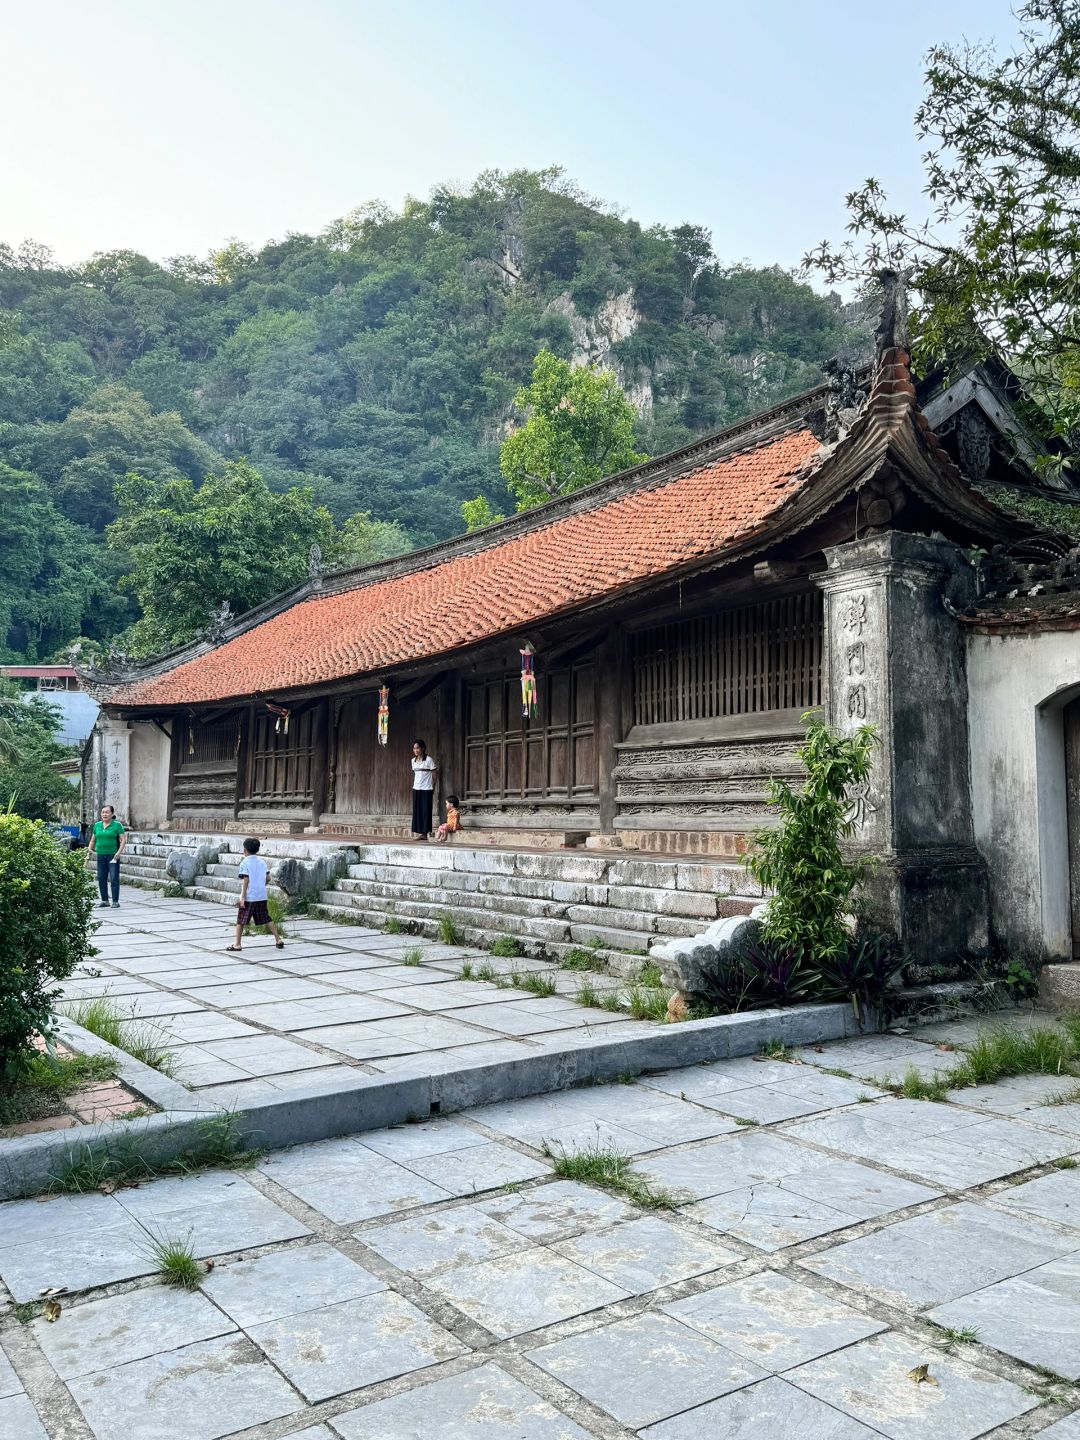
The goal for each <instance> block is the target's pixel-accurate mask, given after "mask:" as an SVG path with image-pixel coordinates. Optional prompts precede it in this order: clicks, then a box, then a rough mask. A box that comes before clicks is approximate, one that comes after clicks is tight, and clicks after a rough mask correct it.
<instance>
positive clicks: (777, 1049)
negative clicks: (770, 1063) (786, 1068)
mask: <svg viewBox="0 0 1080 1440" xmlns="http://www.w3.org/2000/svg"><path fill="white" fill-rule="evenodd" d="M761 1053H762V1055H765V1056H767V1057H768V1059H770V1060H786V1059H788V1048H787V1046H786V1045H785V1044H784V1042H783V1041H782V1040H766V1042H765V1044H764V1045H762V1047H761Z"/></svg>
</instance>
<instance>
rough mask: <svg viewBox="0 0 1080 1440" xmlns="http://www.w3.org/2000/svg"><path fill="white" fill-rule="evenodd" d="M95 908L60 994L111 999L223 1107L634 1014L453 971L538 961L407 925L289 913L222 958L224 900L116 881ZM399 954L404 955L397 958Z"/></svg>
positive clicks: (231, 913) (627, 1026) (504, 1052)
mask: <svg viewBox="0 0 1080 1440" xmlns="http://www.w3.org/2000/svg"><path fill="white" fill-rule="evenodd" d="M95 914H96V915H97V916H102V917H103V923H102V926H101V928H100V930H99V931H98V933H97V935H96V937H95V942H94V943H95V945H96V946H97V949H98V952H99V953H98V955H97V956H96V958H95V959H94V961H93V963H92V966H91V967H90V969H91V971H93V972H99V973H91V974H80V975H76V976H75V977H73V979H72V980H70V981H69V982H68V984H67V986H66V987H65V994H66V996H67V997H68V998H69V999H71V1000H73V1001H78V1000H81V999H90V998H94V997H96V996H101V995H106V996H109V997H111V998H112V999H113V1000H114V1001H115V1003H116V1005H117V1007H118V1008H119V1009H120V1010H121V1011H122V1012H123V1013H124V1014H125V1015H127V1014H130V1015H132V1016H134V1017H136V1018H138V1019H141V1020H143V1021H145V1022H146V1025H147V1026H150V1027H152V1028H153V1030H154V1031H155V1032H158V1038H160V1039H161V1040H162V1041H163V1042H164V1043H166V1044H167V1045H168V1047H169V1048H170V1049H171V1050H172V1051H173V1053H174V1056H175V1060H176V1069H175V1074H176V1078H177V1079H179V1080H181V1081H183V1082H184V1083H185V1084H186V1085H188V1086H189V1087H191V1088H192V1089H195V1090H198V1091H201V1092H205V1094H206V1096H207V1098H208V1099H209V1100H211V1101H212V1102H214V1103H218V1104H222V1105H226V1106H239V1105H242V1104H244V1103H246V1102H247V1101H249V1100H254V1099H258V1098H262V1097H266V1096H274V1095H276V1094H280V1092H282V1091H286V1090H289V1089H295V1088H303V1089H305V1090H307V1089H311V1088H313V1087H318V1086H326V1087H327V1088H328V1089H333V1088H335V1087H336V1086H337V1085H338V1084H340V1082H341V1080H342V1079H343V1078H345V1077H347V1076H349V1075H355V1073H356V1071H357V1070H360V1071H362V1072H365V1073H370V1074H379V1073H381V1074H387V1075H392V1074H401V1075H407V1074H410V1073H416V1072H417V1069H418V1067H419V1069H420V1070H422V1071H423V1072H424V1073H428V1074H430V1073H431V1072H432V1071H433V1070H434V1069H437V1068H439V1067H440V1066H441V1067H444V1068H447V1069H452V1068H454V1067H455V1066H457V1065H458V1064H460V1063H461V1060H462V1059H463V1058H464V1059H472V1058H475V1057H476V1056H477V1055H478V1054H479V1053H480V1050H479V1049H478V1047H482V1050H483V1055H484V1057H485V1059H488V1058H490V1059H492V1060H499V1059H506V1060H513V1059H516V1058H519V1057H522V1056H525V1055H528V1054H531V1053H535V1052H536V1051H537V1050H538V1049H540V1048H542V1047H543V1046H544V1044H545V1043H546V1042H549V1041H551V1042H556V1043H557V1044H558V1045H560V1046H565V1045H566V1043H567V1042H570V1043H572V1042H573V1038H574V1036H575V1035H580V1036H582V1037H591V1036H595V1035H597V1034H599V1033H601V1032H602V1033H604V1034H605V1035H609V1034H610V1035H612V1036H617V1035H626V1034H633V1035H640V1034H642V1033H644V1029H645V1027H646V1026H647V1023H648V1022H644V1021H637V1020H631V1019H630V1018H629V1016H627V1015H626V1014H625V1013H622V1012H619V1011H609V1010H604V1009H600V1008H596V1007H592V1008H585V1007H583V1006H581V1005H579V1004H578V1003H576V1001H575V1000H574V999H573V995H574V993H575V992H576V991H577V990H578V988H579V987H580V985H581V982H582V980H583V978H584V979H587V980H589V982H590V983H591V984H592V985H593V987H594V988H595V989H596V990H597V992H598V993H599V994H604V993H606V992H608V991H610V990H618V989H620V988H624V986H621V985H620V982H618V981H615V980H610V979H607V978H606V977H603V976H599V975H587V976H582V975H581V974H577V973H574V972H572V971H556V972H555V983H556V986H557V992H556V993H555V994H553V995H550V996H544V995H535V994H530V993H528V992H527V991H524V990H517V989H512V988H508V989H499V988H497V987H496V986H495V985H494V984H487V983H476V982H472V981H461V980H459V979H458V978H457V976H458V973H459V971H460V970H461V967H462V965H463V964H464V963H466V962H467V961H470V960H471V961H473V962H474V963H480V962H486V963H488V964H489V965H490V966H491V967H492V969H493V971H494V972H495V973H497V974H500V975H503V976H507V975H509V974H511V973H512V972H513V971H515V970H518V969H520V970H536V969H538V968H541V967H540V966H539V965H538V962H535V961H526V960H511V959H502V960H499V959H493V958H492V957H491V956H489V955H488V954H487V953H486V952H484V951H478V950H470V949H468V948H467V947H465V946H456V945H455V946H450V945H439V944H436V943H435V942H433V941H430V940H423V939H421V938H418V937H416V936H413V935H390V934H387V933H386V932H385V931H382V930H370V929H365V928H363V927H360V926H353V925H337V924H334V923H333V922H330V921H318V920H308V919H306V918H301V917H297V918H293V917H290V918H289V919H288V920H287V921H286V931H287V939H286V945H285V948H284V949H283V950H277V949H275V947H274V942H273V940H272V939H271V938H270V937H269V936H261V935H253V934H249V935H247V936H245V939H244V947H243V950H242V952H241V953H240V954H239V955H235V954H227V953H225V947H226V946H227V945H229V944H231V943H232V935H233V924H234V922H235V918H236V912H235V909H234V908H232V907H230V906H225V905H220V906H219V905H210V904H206V903H204V902H201V901H198V900H167V899H162V898H160V897H159V896H157V895H152V894H149V893H147V892H142V891H132V890H128V889H126V890H125V891H124V892H123V905H122V908H121V909H120V910H119V911H104V912H102V911H96V912H95ZM409 952H414V954H415V953H418V954H419V956H420V957H421V959H420V963H419V964H403V963H402V957H404V956H408V955H409ZM546 968H548V969H552V968H553V967H546Z"/></svg>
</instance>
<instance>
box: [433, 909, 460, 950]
mask: <svg viewBox="0 0 1080 1440" xmlns="http://www.w3.org/2000/svg"><path fill="white" fill-rule="evenodd" d="M439 939H440V940H441V941H442V943H443V944H444V945H462V944H464V940H463V937H462V934H461V931H460V930H459V929H458V927H457V925H456V924H455V923H454V917H453V916H452V915H449V914H443V915H440V916H439Z"/></svg>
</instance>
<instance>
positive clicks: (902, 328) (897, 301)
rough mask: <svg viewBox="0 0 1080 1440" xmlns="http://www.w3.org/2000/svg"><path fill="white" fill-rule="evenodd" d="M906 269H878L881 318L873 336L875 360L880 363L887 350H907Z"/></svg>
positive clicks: (907, 273)
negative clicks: (875, 345) (875, 349)
mask: <svg viewBox="0 0 1080 1440" xmlns="http://www.w3.org/2000/svg"><path fill="white" fill-rule="evenodd" d="M910 273H911V272H910V271H908V270H879V271H878V277H877V278H878V281H879V283H880V285H881V320H880V322H879V323H878V328H877V333H876V335H875V336H874V339H875V341H876V342H877V361H878V364H879V365H880V364H881V363H882V357H883V356H884V354H885V352H886V351H887V350H905V351H906V350H907V349H908V348H909V340H908V296H907V282H908V276H909V274H910Z"/></svg>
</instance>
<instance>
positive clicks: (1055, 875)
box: [967, 630, 1080, 960]
mask: <svg viewBox="0 0 1080 1440" xmlns="http://www.w3.org/2000/svg"><path fill="white" fill-rule="evenodd" d="M967 652H968V655H967V672H968V695H969V720H968V734H969V744H970V750H971V791H972V812H973V818H974V824H975V839H976V843H977V845H978V846H979V849H980V850H981V851H982V853H983V855H984V856H985V857H986V861H987V865H988V867H989V873H990V898H991V920H992V926H993V931H994V934H995V936H996V938H997V939H998V941H999V942H1000V943H1002V944H1004V945H1005V946H1007V947H1008V948H1010V949H1012V950H1013V951H1015V952H1016V953H1017V954H1018V955H1028V956H1032V957H1036V958H1043V959H1050V960H1062V959H1071V958H1072V934H1071V930H1072V926H1071V920H1070V892H1069V851H1068V829H1067V818H1066V808H1065V739H1064V732H1063V727H1062V717H1061V712H1062V710H1063V708H1064V706H1065V705H1067V704H1068V703H1069V701H1070V700H1073V699H1075V698H1076V696H1077V695H1078V694H1080V632H1077V631H1075V630H1066V631H1038V632H1035V633H1031V634H1016V633H1012V634H1001V635H971V636H969V638H968V643H967Z"/></svg>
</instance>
